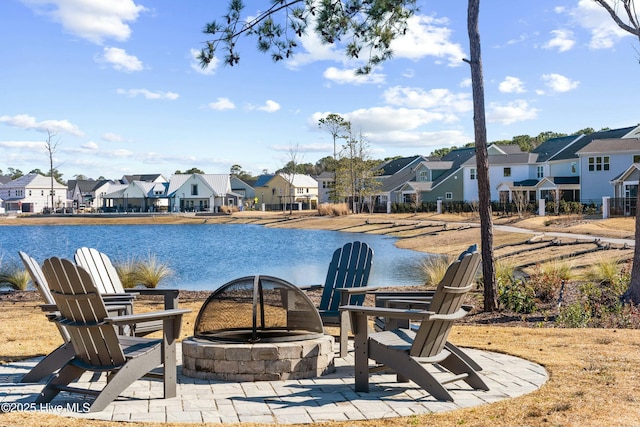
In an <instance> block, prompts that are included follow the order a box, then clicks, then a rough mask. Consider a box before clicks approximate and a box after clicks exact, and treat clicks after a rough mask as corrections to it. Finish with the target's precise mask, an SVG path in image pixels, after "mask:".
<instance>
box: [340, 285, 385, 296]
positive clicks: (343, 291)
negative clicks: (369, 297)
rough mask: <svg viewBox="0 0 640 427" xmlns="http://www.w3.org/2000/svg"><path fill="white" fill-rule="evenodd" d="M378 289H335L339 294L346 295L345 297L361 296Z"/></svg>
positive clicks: (370, 287)
mask: <svg viewBox="0 0 640 427" xmlns="http://www.w3.org/2000/svg"><path fill="white" fill-rule="evenodd" d="M379 288H380V287H378V286H377V287H373V286H361V287H359V288H336V291H338V292H340V293H341V294H347V295H362V294H368V293H370V292H374V291H375V290H376V289H379Z"/></svg>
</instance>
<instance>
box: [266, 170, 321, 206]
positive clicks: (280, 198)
mask: <svg viewBox="0 0 640 427" xmlns="http://www.w3.org/2000/svg"><path fill="white" fill-rule="evenodd" d="M254 190H255V195H256V197H258V198H259V200H260V203H261V204H263V203H264V204H265V205H272V207H274V205H275V206H277V208H276V209H285V208H286V206H287V205H288V204H289V203H292V202H293V203H302V204H303V205H306V206H308V209H315V208H317V206H318V181H316V180H315V179H313V178H312V177H311V176H309V175H302V174H284V173H278V174H276V175H261V176H259V177H258V181H256V184H255V187H254Z"/></svg>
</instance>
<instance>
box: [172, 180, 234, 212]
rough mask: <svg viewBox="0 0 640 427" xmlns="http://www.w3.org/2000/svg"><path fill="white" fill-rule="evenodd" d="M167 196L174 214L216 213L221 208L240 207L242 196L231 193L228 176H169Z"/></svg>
mask: <svg viewBox="0 0 640 427" xmlns="http://www.w3.org/2000/svg"><path fill="white" fill-rule="evenodd" d="M167 195H168V197H169V199H170V209H171V211H174V212H177V211H178V210H180V211H195V212H217V211H218V210H219V208H220V207H221V206H241V205H242V196H241V195H240V194H236V193H233V192H232V191H231V180H230V175H229V174H198V173H194V174H176V175H171V178H170V180H169V190H168V192H167Z"/></svg>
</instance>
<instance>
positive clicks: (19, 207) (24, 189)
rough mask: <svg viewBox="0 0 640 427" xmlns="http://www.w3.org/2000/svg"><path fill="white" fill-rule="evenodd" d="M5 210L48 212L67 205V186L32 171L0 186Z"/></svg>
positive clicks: (0, 197) (0, 194) (0, 195)
mask: <svg viewBox="0 0 640 427" xmlns="http://www.w3.org/2000/svg"><path fill="white" fill-rule="evenodd" d="M0 199H2V200H4V207H5V211H7V212H9V211H17V212H25V213H26V212H29V213H43V212H44V213H46V212H50V211H52V210H58V209H64V208H66V207H67V187H66V186H65V185H63V184H60V183H58V182H57V181H56V180H53V183H52V181H51V178H50V177H46V176H43V175H40V174H37V173H30V174H27V175H24V176H21V177H20V178H16V179H14V180H13V181H10V182H7V183H6V184H4V185H1V186H0Z"/></svg>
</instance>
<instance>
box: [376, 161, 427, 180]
mask: <svg viewBox="0 0 640 427" xmlns="http://www.w3.org/2000/svg"><path fill="white" fill-rule="evenodd" d="M422 160H425V158H424V157H422V156H411V157H400V158H398V159H391V160H388V161H387V162H386V163H383V164H382V165H380V166H378V169H379V170H380V171H381V173H380V175H378V176H379V177H388V176H393V175H395V174H397V173H398V172H400V171H401V170H403V169H405V168H407V167H408V166H411V165H412V164H414V163H417V162H418V161H422Z"/></svg>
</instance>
